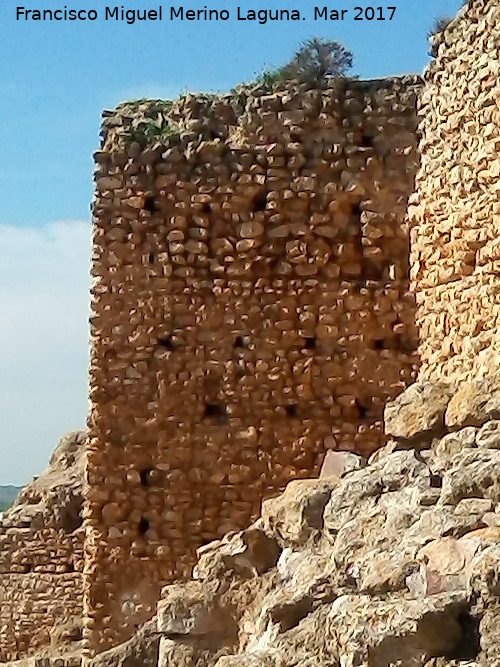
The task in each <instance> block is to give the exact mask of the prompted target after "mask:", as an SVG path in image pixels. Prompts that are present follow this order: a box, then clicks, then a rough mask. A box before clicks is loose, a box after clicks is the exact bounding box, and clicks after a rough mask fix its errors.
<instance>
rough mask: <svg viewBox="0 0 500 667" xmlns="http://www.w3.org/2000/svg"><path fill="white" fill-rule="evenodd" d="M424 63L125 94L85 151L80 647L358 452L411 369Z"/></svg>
mask: <svg viewBox="0 0 500 667" xmlns="http://www.w3.org/2000/svg"><path fill="white" fill-rule="evenodd" d="M419 89H420V80H419V79H418V77H405V78H402V79H388V80H383V81H371V82H356V81H352V82H344V81H341V82H337V83H336V84H335V85H334V86H332V87H330V88H328V89H327V90H308V89H307V88H306V87H304V86H299V85H293V84H288V85H284V86H283V87H282V88H281V89H278V91H276V92H274V93H273V94H264V92H263V91H259V90H258V89H255V90H253V91H251V90H245V89H242V90H240V91H238V92H236V93H235V94H234V95H228V96H224V97H220V98H217V97H208V96H191V95H190V96H187V97H185V98H183V99H181V100H179V101H178V102H176V103H161V102H144V103H138V104H137V105H135V106H134V105H123V106H121V107H119V108H118V109H117V110H116V111H115V112H113V113H107V114H105V117H104V123H103V135H102V136H103V141H102V146H101V150H100V151H98V152H97V153H96V156H95V158H96V163H97V167H96V197H95V204H94V251H93V277H94V284H93V297H92V317H91V324H92V332H91V333H92V361H91V401H92V409H91V416H90V419H89V427H90V437H89V440H88V446H87V454H88V468H87V478H88V482H89V491H88V503H87V510H86V520H87V521H86V528H87V533H86V535H87V537H86V543H85V549H86V554H85V623H86V629H85V639H86V644H87V649H88V651H89V652H90V653H93V652H99V651H101V650H104V649H106V648H109V647H110V646H112V645H114V644H116V643H118V642H120V641H122V640H125V639H127V638H128V637H129V636H130V635H131V634H132V633H133V631H134V629H135V627H137V626H138V625H139V624H140V623H142V622H143V621H145V620H146V619H147V618H149V617H151V616H152V615H153V614H154V612H155V609H156V603H157V599H158V596H159V592H160V590H161V588H162V586H163V585H164V584H166V583H168V582H171V581H172V580H174V579H176V578H183V577H186V576H188V575H189V574H190V571H191V567H192V565H193V563H194V557H195V550H196V548H197V547H199V546H200V545H202V544H203V543H206V542H209V541H211V540H213V539H216V538H217V537H220V536H222V535H223V534H224V533H226V532H227V531H229V530H234V529H239V528H241V527H243V526H245V525H247V524H248V523H249V522H250V521H251V519H252V518H253V517H254V516H256V515H257V514H258V511H259V507H260V502H261V499H262V498H263V497H266V496H269V495H272V494H274V493H276V492H277V491H279V490H281V489H282V488H283V487H284V486H285V485H286V484H287V482H288V481H290V480H291V479H293V478H300V477H309V476H311V475H314V474H317V473H318V471H319V468H320V466H321V463H322V460H323V456H324V453H325V450H327V449H337V448H338V449H351V450H356V451H357V452H359V453H362V454H369V453H370V452H372V451H373V450H374V449H375V448H377V447H378V446H380V445H381V443H382V442H383V433H382V421H381V420H382V409H383V405H384V403H385V402H386V401H387V400H388V399H391V398H394V397H395V396H396V395H397V394H398V393H399V392H400V391H401V390H402V389H403V388H404V387H405V386H406V385H407V384H408V383H409V382H411V380H412V378H413V373H414V366H415V362H416V356H415V346H416V334H415V328H414V312H413V302H412V299H411V297H410V296H409V293H408V253H409V240H408V232H407V228H406V225H405V222H404V219H405V212H406V205H407V199H408V196H409V194H410V193H411V192H412V190H413V181H414V174H415V171H416V168H417V154H416V138H415V129H416V127H415V126H416V111H415V108H416V96H417V94H418V92H419Z"/></svg>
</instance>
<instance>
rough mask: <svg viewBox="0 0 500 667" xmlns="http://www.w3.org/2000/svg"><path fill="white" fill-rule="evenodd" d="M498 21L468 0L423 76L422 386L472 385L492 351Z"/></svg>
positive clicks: (415, 251)
mask: <svg viewBox="0 0 500 667" xmlns="http://www.w3.org/2000/svg"><path fill="white" fill-rule="evenodd" d="M499 21H500V5H499V3H498V2H497V1H496V0H495V1H494V0H487V1H486V0H471V1H470V2H469V3H468V4H467V6H466V7H464V8H463V9H462V10H461V12H460V13H459V15H458V17H457V18H456V19H455V20H454V21H453V22H452V23H451V24H450V25H449V26H448V28H447V29H446V30H445V31H444V32H443V33H442V34H441V35H440V36H439V38H438V39H439V42H440V44H439V46H437V45H436V51H437V57H436V59H435V60H434V61H433V62H432V63H431V65H430V66H429V68H428V69H427V71H426V74H425V79H426V87H425V89H424V91H423V93H422V95H421V98H420V99H421V103H420V115H421V123H420V131H421V134H422V139H421V141H420V148H419V152H420V155H421V167H420V172H419V174H418V177H417V184H416V193H415V195H414V196H413V197H412V199H411V204H412V205H411V206H410V207H409V216H410V221H411V226H412V229H411V260H410V261H411V282H412V289H413V291H414V293H415V296H416V302H417V308H418V309H417V326H418V330H419V335H420V347H419V352H420V358H421V369H420V377H421V378H422V379H439V378H445V379H448V380H450V381H451V380H461V379H465V378H469V377H473V376H474V375H475V374H476V372H477V371H478V369H479V367H480V366H481V365H483V364H484V358H485V355H487V353H488V350H490V349H491V348H492V346H493V347H495V346H497V347H498V344H497V342H496V341H497V338H498V336H497V333H496V332H497V330H498V327H499V325H500V264H499V259H500V243H499V240H498V236H499V233H500V201H499V184H500V157H499V148H500V138H499V137H500V107H499V105H498V99H499V96H500V80H499V71H500V59H499V56H498V38H499V28H498V26H499V25H500V24H499Z"/></svg>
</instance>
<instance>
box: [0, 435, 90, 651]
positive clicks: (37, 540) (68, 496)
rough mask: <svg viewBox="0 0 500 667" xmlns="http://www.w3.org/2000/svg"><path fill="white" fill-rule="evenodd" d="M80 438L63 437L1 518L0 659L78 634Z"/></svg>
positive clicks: (47, 646) (44, 647) (72, 638)
mask: <svg viewBox="0 0 500 667" xmlns="http://www.w3.org/2000/svg"><path fill="white" fill-rule="evenodd" d="M84 440H85V437H84V434H82V433H80V434H78V433H77V434H70V435H69V436H66V438H63V439H62V441H61V444H60V446H59V447H58V449H57V450H56V452H55V453H54V456H53V458H52V462H51V466H50V467H49V469H48V471H47V472H46V473H44V475H42V476H40V477H39V478H38V479H36V480H35V481H34V482H32V483H31V484H29V485H28V486H27V487H26V488H25V489H24V490H23V491H22V492H21V494H20V496H19V498H18V499H17V501H16V502H15V504H14V505H13V507H12V508H11V509H10V510H8V511H6V512H5V513H3V514H2V518H1V519H0V662H3V661H8V660H16V659H18V658H24V657H26V656H27V655H31V654H34V653H39V652H40V651H44V650H50V648H51V646H52V647H53V646H54V644H55V643H56V641H57V637H58V636H65V637H66V639H67V640H69V641H77V640H78V637H79V635H80V637H81V622H82V621H81V619H82V615H83V537H84V530H83V527H82V525H81V524H82V517H81V516H80V510H81V506H82V501H83V467H84V466H83V457H84V447H83V443H84Z"/></svg>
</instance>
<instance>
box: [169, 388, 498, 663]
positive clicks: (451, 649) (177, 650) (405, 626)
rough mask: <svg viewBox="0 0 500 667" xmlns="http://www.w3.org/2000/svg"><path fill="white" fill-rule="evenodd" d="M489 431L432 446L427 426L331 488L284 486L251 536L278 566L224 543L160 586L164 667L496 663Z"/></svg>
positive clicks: (475, 430) (238, 537) (231, 539)
mask: <svg viewBox="0 0 500 667" xmlns="http://www.w3.org/2000/svg"><path fill="white" fill-rule="evenodd" d="M438 389H439V388H437V390H438ZM409 395H410V396H416V397H417V398H416V403H417V405H421V394H419V393H418V392H415V391H409ZM429 395H430V396H432V395H433V394H432V392H431V393H430V394H429ZM392 407H393V406H392ZM495 425H496V422H491V421H490V422H488V423H487V425H485V426H483V427H465V428H463V429H460V430H458V431H456V432H452V433H446V434H445V435H443V436H442V437H439V438H436V437H433V435H432V434H430V433H429V430H428V429H427V428H426V427H425V424H423V430H422V431H421V432H420V433H415V436H418V439H419V442H422V443H423V444H422V448H421V449H419V451H416V450H414V449H410V448H407V449H404V450H398V449H397V443H396V450H393V449H392V448H391V446H389V445H388V446H387V447H386V448H385V450H381V451H379V452H378V455H377V458H376V460H375V462H374V463H371V464H369V465H368V466H367V467H365V468H363V469H360V470H353V471H351V472H346V473H345V475H344V477H343V478H342V479H336V480H332V481H330V483H329V484H326V482H325V481H324V480H308V481H296V482H291V483H290V484H289V486H288V487H287V490H286V491H285V493H284V494H283V495H281V496H280V497H278V498H276V499H273V500H272V501H271V500H268V501H266V502H265V503H264V511H263V516H262V519H259V522H258V523H257V524H256V526H255V527H254V528H253V530H255V529H256V530H264V531H265V533H266V534H267V537H268V539H269V540H271V541H274V543H275V545H277V546H278V549H279V552H278V557H277V559H275V561H274V563H273V561H272V560H271V561H269V562H268V564H267V568H265V569H263V568H262V563H260V564H259V567H257V563H256V562H253V561H252V554H251V553H250V552H249V551H248V550H246V551H245V550H244V549H242V544H244V543H245V540H246V537H245V532H246V531H243V532H242V533H233V534H231V535H228V536H227V537H226V538H225V539H224V540H222V541H219V542H216V543H214V544H213V545H208V547H204V548H203V549H202V550H200V552H199V562H198V565H197V567H196V568H195V571H194V576H195V579H194V580H193V581H191V582H189V583H187V584H174V585H171V586H167V587H166V588H165V589H164V590H163V593H162V598H161V602H160V605H159V609H160V610H161V613H160V614H159V623H158V630H159V631H160V633H161V636H162V638H161V641H160V655H159V665H160V667H167V665H168V667H291V666H295V665H297V666H298V665H300V666H301V667H302V666H303V665H304V666H306V667H396V666H398V665H399V666H401V667H403V666H404V667H497V666H498V665H499V664H500V658H499V656H500V647H499V639H498V623H499V622H500V604H499V600H500V574H499V573H500V528H499V527H498V525H492V523H495V524H496V521H498V520H500V459H499V451H498V448H497V443H496V439H494V438H491V437H490V435H487V436H485V433H488V434H491V433H492V432H495V431H496V430H497V429H496V426H495ZM450 438H455V442H462V443H464V447H465V449H464V450H462V451H459V450H450V449H449V448H448V447H446V446H443V442H444V441H445V440H446V439H448V440H449V439H450ZM490 444H491V445H492V447H491V448H490V447H489V445H490ZM438 452H439V454H438ZM319 499H321V501H319ZM298 506H300V507H302V508H306V507H314V508H316V510H317V511H314V512H304V511H301V512H298V511H297V508H298ZM266 508H267V509H266ZM270 508H271V509H270ZM273 508H279V509H278V510H275V509H273ZM270 514H274V515H278V516H283V517H289V518H290V522H291V523H293V524H295V525H297V526H298V525H300V526H301V530H300V531H299V532H300V533H301V536H302V537H303V539H301V540H300V541H298V540H297V531H294V530H283V524H282V522H280V521H270V520H269V516H270ZM494 517H496V521H495V519H494ZM231 554H232V556H231ZM242 554H244V555H245V560H246V567H239V566H236V563H237V560H238V558H239V559H240V565H241V557H242ZM495 627H496V631H495Z"/></svg>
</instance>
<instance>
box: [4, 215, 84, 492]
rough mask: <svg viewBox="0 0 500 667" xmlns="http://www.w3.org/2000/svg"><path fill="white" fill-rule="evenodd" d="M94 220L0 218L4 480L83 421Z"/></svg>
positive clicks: (36, 464)
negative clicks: (17, 222) (20, 222)
mask: <svg viewBox="0 0 500 667" xmlns="http://www.w3.org/2000/svg"><path fill="white" fill-rule="evenodd" d="M90 256H91V226H90V223H89V222H84V221H74V222H71V221H70V222H54V223H50V224H47V225H44V226H43V227H18V226H13V225H6V224H0V452H1V458H0V484H8V483H12V484H22V483H25V482H27V481H29V480H30V479H31V477H32V476H33V475H37V474H40V473H41V472H42V471H43V470H44V469H45V467H46V464H47V461H48V458H49V457H50V454H51V452H52V450H53V449H54V447H55V446H56V445H57V441H58V439H59V437H60V436H61V435H63V433H65V432H66V431H69V430H76V429H80V428H84V427H85V419H86V415H87V367H88V353H89V345H88V316H89V290H90V276H89V272H90Z"/></svg>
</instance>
